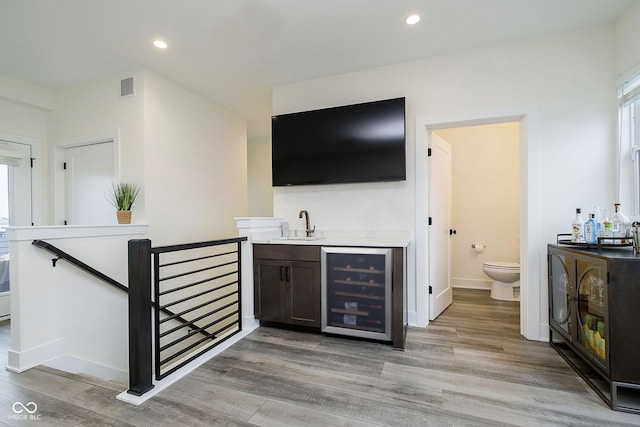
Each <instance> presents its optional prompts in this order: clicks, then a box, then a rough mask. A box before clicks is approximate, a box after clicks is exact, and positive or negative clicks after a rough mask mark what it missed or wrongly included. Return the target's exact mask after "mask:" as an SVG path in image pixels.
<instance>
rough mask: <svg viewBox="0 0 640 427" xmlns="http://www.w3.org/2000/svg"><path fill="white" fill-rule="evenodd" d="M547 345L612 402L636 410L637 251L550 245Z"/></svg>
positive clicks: (639, 346)
mask: <svg viewBox="0 0 640 427" xmlns="http://www.w3.org/2000/svg"><path fill="white" fill-rule="evenodd" d="M548 272H549V326H550V342H551V345H552V346H553V347H554V348H555V349H556V350H557V351H558V352H559V353H560V355H562V356H563V357H564V358H565V360H567V362H569V364H570V365H571V366H572V367H573V368H574V369H575V370H576V371H577V372H578V373H579V374H580V375H581V376H582V377H583V378H584V379H585V380H586V381H587V383H588V384H589V385H590V386H591V387H592V388H593V389H594V390H595V391H596V392H597V393H598V394H599V395H600V396H601V397H602V398H603V399H604V400H605V401H606V402H607V403H608V404H609V405H610V406H611V408H613V409H616V410H621V411H628V412H640V256H637V255H634V253H633V251H631V250H629V249H579V248H572V247H560V246H557V245H549V247H548Z"/></svg>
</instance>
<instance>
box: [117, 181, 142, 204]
mask: <svg viewBox="0 0 640 427" xmlns="http://www.w3.org/2000/svg"><path fill="white" fill-rule="evenodd" d="M139 191H140V187H139V186H138V184H134V183H130V182H118V183H114V184H113V191H112V193H111V200H110V202H111V204H112V205H113V206H114V207H115V208H116V209H117V210H119V211H130V210H131V205H133V202H135V200H136V197H138V192H139Z"/></svg>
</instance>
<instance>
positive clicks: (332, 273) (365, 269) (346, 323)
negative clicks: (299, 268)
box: [322, 248, 391, 340]
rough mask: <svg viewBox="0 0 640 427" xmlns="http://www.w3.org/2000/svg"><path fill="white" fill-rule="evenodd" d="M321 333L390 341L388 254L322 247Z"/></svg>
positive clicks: (389, 272)
mask: <svg viewBox="0 0 640 427" xmlns="http://www.w3.org/2000/svg"><path fill="white" fill-rule="evenodd" d="M322 259H323V264H322V273H323V279H322V285H323V295H322V297H323V298H322V301H323V308H322V310H323V331H325V332H333V333H338V334H344V335H354V336H360V337H365V338H374V339H385V340H386V339H390V329H391V315H390V311H391V308H390V297H391V295H390V288H391V252H390V250H388V249H377V248H323V258H322Z"/></svg>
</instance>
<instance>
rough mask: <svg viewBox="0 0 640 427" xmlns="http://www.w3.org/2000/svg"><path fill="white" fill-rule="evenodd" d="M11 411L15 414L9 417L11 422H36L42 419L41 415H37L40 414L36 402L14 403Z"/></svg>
mask: <svg viewBox="0 0 640 427" xmlns="http://www.w3.org/2000/svg"><path fill="white" fill-rule="evenodd" d="M11 409H12V410H13V414H9V415H8V418H9V419H10V420H30V421H35V420H39V419H40V414H36V412H38V405H36V403H35V402H28V403H22V402H14V403H13V405H12V406H11Z"/></svg>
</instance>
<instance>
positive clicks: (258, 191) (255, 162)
mask: <svg viewBox="0 0 640 427" xmlns="http://www.w3.org/2000/svg"><path fill="white" fill-rule="evenodd" d="M247 150H248V156H247V176H248V199H249V207H248V211H249V216H254V217H268V216H273V187H271V138H252V139H249V140H248V141H247Z"/></svg>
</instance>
